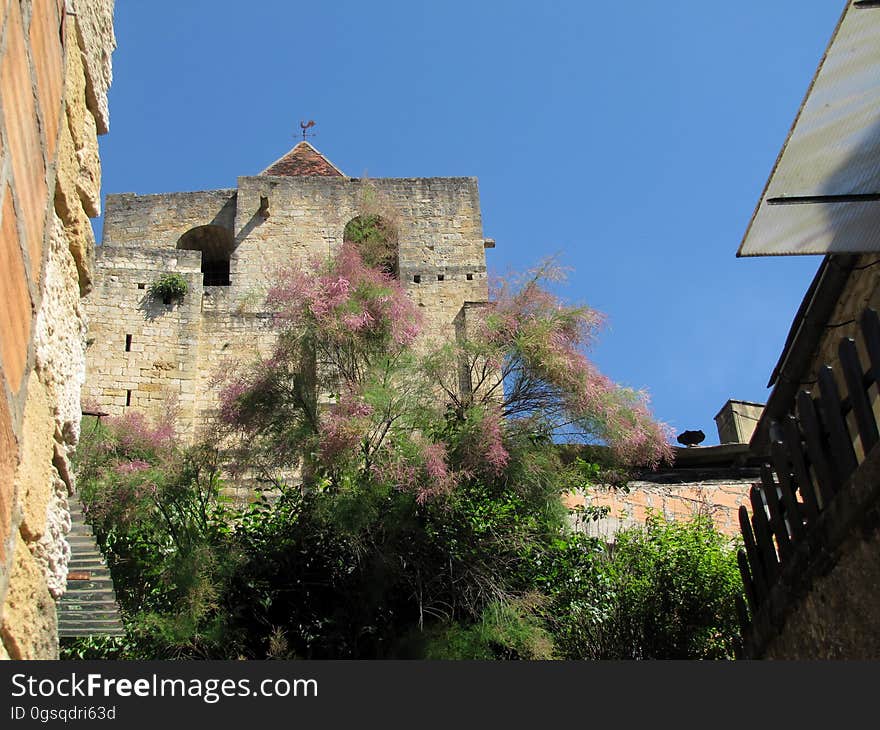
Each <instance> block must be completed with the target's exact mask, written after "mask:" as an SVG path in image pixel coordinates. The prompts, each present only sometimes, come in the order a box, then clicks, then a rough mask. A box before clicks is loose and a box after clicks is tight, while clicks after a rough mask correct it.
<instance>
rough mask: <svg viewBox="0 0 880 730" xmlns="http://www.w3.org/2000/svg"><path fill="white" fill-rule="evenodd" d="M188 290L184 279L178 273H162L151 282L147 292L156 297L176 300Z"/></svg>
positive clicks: (181, 297)
mask: <svg viewBox="0 0 880 730" xmlns="http://www.w3.org/2000/svg"><path fill="white" fill-rule="evenodd" d="M188 290H189V286H188V285H187V283H186V279H185V278H184V277H183V276H182V275H181V274H178V273H170V274H162V276H160V277H159V278H158V279H156V280H155V281H154V282H153V283H152V284H150V289H149V292H150V294H152V295H153V296H154V297H156V298H157V299H163V300H171V301H178V300H180V299H183V297H184V296H185V295H186V293H187V291H188Z"/></svg>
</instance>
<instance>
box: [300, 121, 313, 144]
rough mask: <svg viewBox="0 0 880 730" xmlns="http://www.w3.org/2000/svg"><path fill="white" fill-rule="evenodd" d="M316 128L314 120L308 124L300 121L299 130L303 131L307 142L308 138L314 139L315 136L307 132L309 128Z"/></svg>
mask: <svg viewBox="0 0 880 730" xmlns="http://www.w3.org/2000/svg"><path fill="white" fill-rule="evenodd" d="M314 126H315V120H314V119H309V121H307V122H303V121H300V123H299V128H300V129H301V130H302V136H303V140H305V138H306V137H314V136H315V133H314V132H311V133H309V132H308V131H307V130H308V129H309V128H311V127H314Z"/></svg>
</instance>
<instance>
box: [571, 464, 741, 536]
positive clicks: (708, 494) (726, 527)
mask: <svg viewBox="0 0 880 730" xmlns="http://www.w3.org/2000/svg"><path fill="white" fill-rule="evenodd" d="M754 483H755V479H754V478H742V479H730V478H728V479H705V480H699V481H693V482H685V483H676V484H657V483H654V482H650V481H644V480H634V481H631V482H628V483H627V485H626V486H627V489H626V490H622V489H615V488H610V487H594V488H592V489H590V491H589V493H588V494H587V495H586V496H585V495H579V494H570V495H567V496H566V499H565V503H566V506H567V507H569V508H570V509H573V508H577V507H584V506H590V507H604V508H607V509H608V514H607V516H605V517H602V518H600V519H598V520H589V521H587V522H585V523H584V524H583V525H582V529H584V531H585V532H586V533H587V534H588V535H590V536H592V537H598V538H601V539H603V540H607V541H609V542H613V541H614V536H615V535H616V534H617V533H618V532H619V531H621V530H625V529H628V528H630V527H640V526H644V524H645V522H646V520H647V519H648V515H649V514H655V515H660V516H662V517H664V518H666V519H667V520H689V519H691V518H693V517H694V516H695V515H698V514H699V515H706V516H708V517H710V518H711V519H712V522H713V524H714V525H715V527H716V529H717V530H718V531H719V532H721V533H723V534H724V535H729V536H730V537H736V536H738V535H739V521H738V518H737V511H738V510H739V507H740V505H748V504H749V489H750V488H751V486H752V484H754Z"/></svg>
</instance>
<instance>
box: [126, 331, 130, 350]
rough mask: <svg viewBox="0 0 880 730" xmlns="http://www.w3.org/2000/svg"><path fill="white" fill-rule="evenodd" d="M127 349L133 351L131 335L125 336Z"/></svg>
mask: <svg viewBox="0 0 880 730" xmlns="http://www.w3.org/2000/svg"><path fill="white" fill-rule="evenodd" d="M125 351H126V352H131V335H126V336H125Z"/></svg>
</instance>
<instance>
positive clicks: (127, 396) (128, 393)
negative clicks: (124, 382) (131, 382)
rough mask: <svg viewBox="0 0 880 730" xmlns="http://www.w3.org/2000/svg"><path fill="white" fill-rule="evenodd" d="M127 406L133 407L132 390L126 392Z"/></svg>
mask: <svg viewBox="0 0 880 730" xmlns="http://www.w3.org/2000/svg"><path fill="white" fill-rule="evenodd" d="M125 405H127V406H130V405H131V391H130V390H126V391H125Z"/></svg>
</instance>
